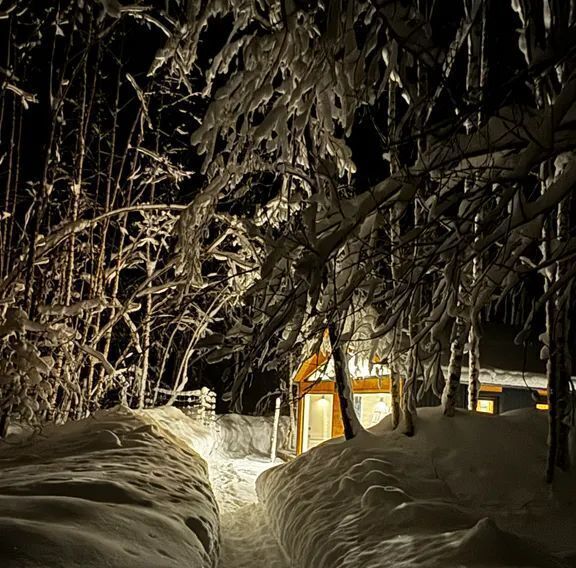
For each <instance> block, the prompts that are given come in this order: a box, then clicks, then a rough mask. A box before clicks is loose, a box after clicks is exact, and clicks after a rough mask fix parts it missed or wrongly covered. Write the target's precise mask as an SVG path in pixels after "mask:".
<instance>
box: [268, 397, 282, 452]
mask: <svg viewBox="0 0 576 568" xmlns="http://www.w3.org/2000/svg"><path fill="white" fill-rule="evenodd" d="M280 401H281V398H280V397H279V396H278V397H276V406H275V408H274V425H273V426H272V448H271V450H270V461H271V462H273V461H274V460H275V459H276V447H277V446H278V426H279V425H280Z"/></svg>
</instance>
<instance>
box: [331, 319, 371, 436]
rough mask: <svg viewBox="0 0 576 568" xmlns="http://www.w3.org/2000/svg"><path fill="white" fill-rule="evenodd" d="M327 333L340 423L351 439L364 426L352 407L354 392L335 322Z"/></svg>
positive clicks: (345, 433) (362, 429) (361, 430)
mask: <svg viewBox="0 0 576 568" xmlns="http://www.w3.org/2000/svg"><path fill="white" fill-rule="evenodd" d="M328 334H329V336H330V344H331V346H332V357H333V358H334V375H335V381H336V391H337V392H338V398H339V400H340V410H341V413H342V423H343V425H344V437H345V438H346V439H347V440H351V439H352V438H354V437H356V436H357V435H358V434H359V433H360V432H363V431H364V428H363V427H362V424H360V420H358V416H356V410H355V409H354V394H353V392H352V385H351V383H350V378H349V376H348V366H347V361H346V355H345V353H344V351H343V349H342V346H341V345H340V342H339V338H338V333H337V331H336V324H335V323H330V324H329V325H328Z"/></svg>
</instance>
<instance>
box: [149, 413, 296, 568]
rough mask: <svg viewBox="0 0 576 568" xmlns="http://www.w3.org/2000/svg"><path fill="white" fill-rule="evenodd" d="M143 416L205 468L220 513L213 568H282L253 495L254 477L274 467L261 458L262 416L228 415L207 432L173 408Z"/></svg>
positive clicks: (265, 428) (264, 442)
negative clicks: (186, 447)
mask: <svg viewBox="0 0 576 568" xmlns="http://www.w3.org/2000/svg"><path fill="white" fill-rule="evenodd" d="M144 412H145V413H146V414H147V415H152V416H153V417H154V419H155V420H156V421H157V422H158V424H159V425H161V426H163V427H164V428H166V429H169V430H170V431H171V432H172V434H174V435H175V436H177V437H178V438H179V439H180V440H182V441H185V442H186V444H187V445H189V446H191V447H192V448H193V449H194V450H195V451H197V452H199V453H200V454H201V455H202V457H203V458H204V459H205V460H206V462H207V464H208V474H209V477H210V485H211V487H212V491H213V492H214V496H215V498H216V501H217V503H218V508H219V511H220V527H221V542H220V549H221V554H220V561H219V568H232V567H233V568H288V567H289V565H290V564H289V562H288V560H287V558H286V556H285V554H284V551H283V549H282V548H281V546H280V544H279V543H278V541H277V540H276V538H275V536H274V534H273V533H272V530H271V527H270V524H269V523H268V516H267V513H266V511H265V510H264V507H262V505H261V504H260V503H259V502H258V497H257V495H256V479H257V477H258V476H259V475H260V474H261V473H262V472H263V471H266V470H267V469H270V468H271V467H272V466H273V465H277V464H273V463H271V462H270V459H269V458H268V457H267V453H268V452H269V451H270V449H269V448H270V438H271V425H270V423H269V422H267V421H266V419H264V418H262V417H252V416H250V417H246V416H239V415H233V414H231V415H226V416H225V417H222V418H221V419H219V420H218V421H217V424H216V425H213V426H212V427H211V428H209V427H206V426H204V425H202V424H201V423H200V422H199V421H196V420H192V419H190V418H188V417H187V416H185V415H184V414H182V413H181V412H180V411H178V410H176V409H174V408H164V409H162V411H144ZM277 463H281V461H278V462H277Z"/></svg>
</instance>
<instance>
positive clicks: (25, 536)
mask: <svg viewBox="0 0 576 568" xmlns="http://www.w3.org/2000/svg"><path fill="white" fill-rule="evenodd" d="M284 430H285V425H283V426H282V429H281V432H282V433H281V435H280V442H281V441H282V437H283V432H284ZM270 439H271V420H269V419H263V418H251V417H241V416H234V415H228V416H224V417H222V418H220V419H219V420H218V421H217V422H216V423H215V424H213V425H211V427H210V428H207V427H206V426H203V425H202V424H201V423H199V422H198V421H195V420H193V419H190V418H188V417H187V416H186V415H184V414H183V413H182V412H181V411H180V410H177V409H175V408H159V409H154V410H146V411H140V412H134V411H130V410H127V409H114V410H111V411H105V412H99V413H97V414H96V415H94V416H93V417H91V418H90V419H87V420H84V421H82V422H78V423H70V424H67V425H65V426H61V427H55V428H49V429H47V430H45V431H44V432H43V433H42V434H41V435H36V436H33V437H32V438H30V439H25V438H21V439H20V440H18V438H13V440H12V441H11V442H10V443H9V444H4V445H2V446H0V568H40V567H42V568H56V567H58V568H60V567H61V568H76V567H82V568H90V567H94V568H96V567H104V566H105V567H107V568H147V567H149V568H202V567H215V566H218V567H220V568H232V567H233V568H244V567H245V568H248V567H250V568H284V567H287V566H288V564H287V561H286V558H285V556H284V553H283V552H282V550H281V549H280V547H279V545H278V542H277V541H276V539H275V537H274V536H273V534H272V532H271V530H270V527H269V525H268V522H267V516H266V512H265V511H264V510H263V508H262V506H261V505H260V504H259V503H258V499H257V497H256V492H255V481H256V478H257V477H258V475H260V473H262V472H263V471H265V470H266V469H268V468H270V467H272V466H273V465H274V464H272V463H271V462H270V458H269V452H270ZM277 463H279V462H277ZM219 549H220V555H219V554H218V553H219Z"/></svg>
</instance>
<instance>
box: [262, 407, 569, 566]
mask: <svg viewBox="0 0 576 568" xmlns="http://www.w3.org/2000/svg"><path fill="white" fill-rule="evenodd" d="M417 428H418V432H417V435H416V436H414V437H413V438H408V437H406V436H404V435H402V434H401V433H398V432H394V431H391V427H390V421H389V418H388V419H385V420H384V421H383V422H382V423H381V424H379V425H378V426H376V427H375V428H374V429H372V431H371V433H367V434H366V435H364V436H362V437H360V438H357V439H355V440H352V441H350V442H345V441H343V440H342V439H339V440H331V441H329V442H327V443H325V444H323V445H321V446H319V447H317V448H314V449H313V450H311V451H309V452H307V453H305V454H304V455H302V456H300V457H299V458H298V459H296V460H294V461H292V462H290V463H287V464H285V465H281V466H279V467H276V468H274V469H271V470H269V471H267V472H265V473H264V474H263V475H262V476H260V478H259V479H258V482H257V490H258V495H259V497H260V499H261V500H262V501H263V502H264V504H265V506H266V509H267V511H268V514H269V518H270V519H271V521H272V523H273V525H274V531H275V533H276V535H277V536H278V538H279V539H280V541H281V542H282V544H283V546H284V549H285V550H287V551H289V552H290V553H291V556H292V563H293V565H294V566H298V567H299V568H336V567H342V568H359V567H362V568H383V567H395V568H398V567H408V566H409V567H413V568H417V567H426V568H434V567H438V568H440V567H442V568H447V567H456V566H458V567H464V566H476V567H480V566H483V567H496V566H498V567H504V566H538V567H561V566H576V564H574V563H573V560H572V561H569V558H572V559H574V558H576V556H575V555H574V551H575V550H576V541H575V539H574V535H576V512H575V509H574V505H575V504H576V483H575V481H576V479H575V476H574V475H571V476H568V475H565V476H560V479H559V480H558V485H557V487H556V488H555V490H554V492H551V490H550V488H549V487H548V486H547V485H546V484H545V483H544V481H543V471H544V463H545V456H546V448H545V441H546V417H545V416H543V415H542V414H539V413H537V412H536V411H533V410H531V409H528V410H524V411H515V412H512V413H507V414H503V415H499V416H489V415H482V414H479V413H478V414H469V413H467V412H464V411H462V412H459V413H458V414H457V415H456V416H455V417H454V418H453V419H449V418H445V417H443V416H442V415H441V412H440V409H439V408H425V409H419V417H418V422H417ZM551 551H553V552H551Z"/></svg>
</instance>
